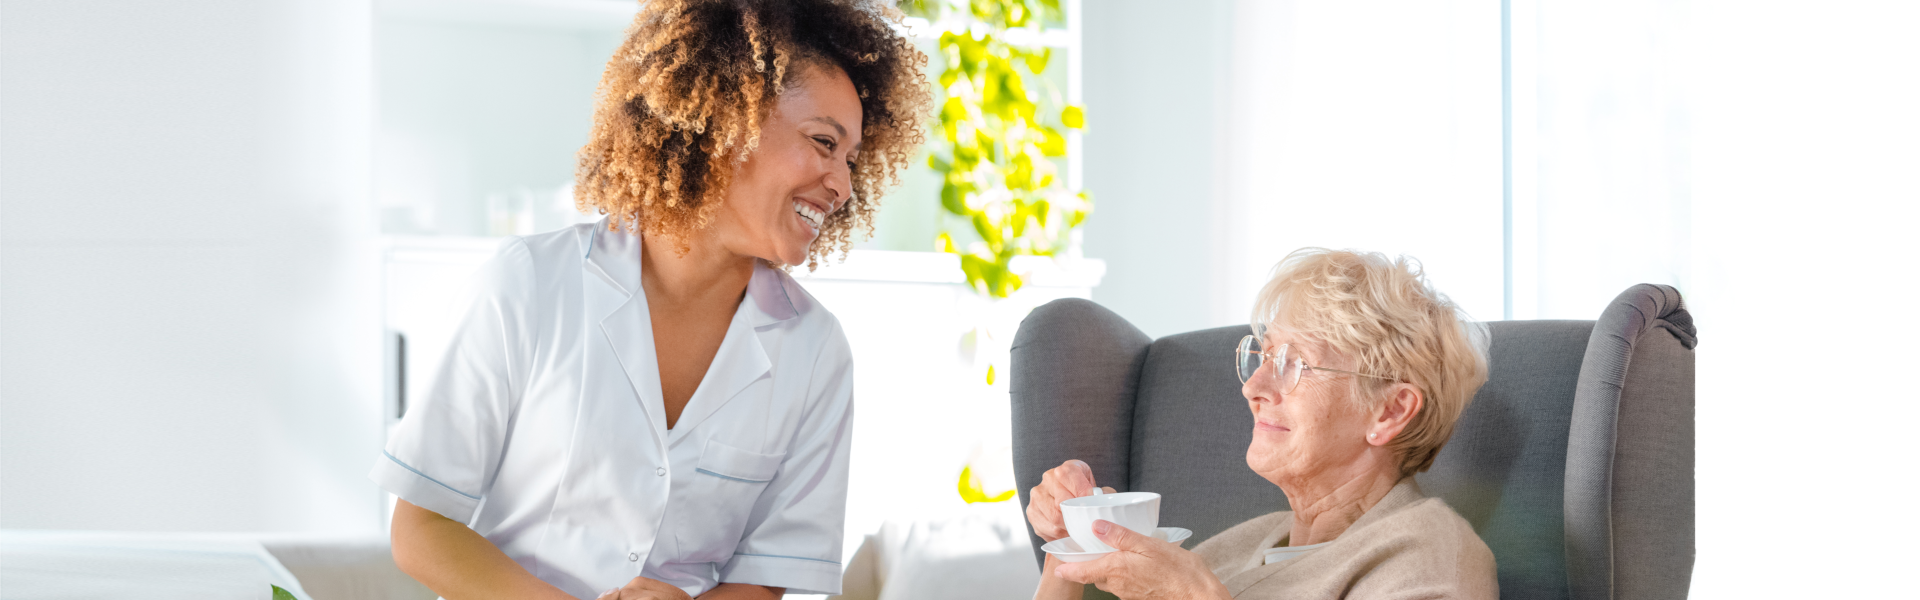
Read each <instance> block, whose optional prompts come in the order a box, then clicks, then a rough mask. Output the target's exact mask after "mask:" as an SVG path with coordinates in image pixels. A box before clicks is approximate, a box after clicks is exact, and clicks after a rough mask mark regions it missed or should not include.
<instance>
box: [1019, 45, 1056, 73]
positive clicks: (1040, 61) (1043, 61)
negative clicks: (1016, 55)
mask: <svg viewBox="0 0 1920 600" xmlns="http://www.w3.org/2000/svg"><path fill="white" fill-rule="evenodd" d="M1022 54H1024V55H1025V56H1024V57H1023V58H1025V59H1026V63H1027V70H1028V71H1032V72H1033V74H1035V75H1039V74H1040V73H1041V72H1043V71H1046V70H1047V61H1050V60H1053V48H1046V49H1043V50H1041V51H1039V52H1023V53H1022Z"/></svg>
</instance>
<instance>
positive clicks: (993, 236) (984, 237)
mask: <svg viewBox="0 0 1920 600" xmlns="http://www.w3.org/2000/svg"><path fill="white" fill-rule="evenodd" d="M994 225H995V224H994V223H993V222H991V221H988V220H987V216H986V215H984V214H980V213H974V215H973V231H974V233H978V234H980V240H981V241H984V242H986V243H987V246H988V247H991V248H998V247H1000V244H1001V242H1000V228H999V227H996V226H994Z"/></svg>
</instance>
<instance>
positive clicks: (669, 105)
mask: <svg viewBox="0 0 1920 600" xmlns="http://www.w3.org/2000/svg"><path fill="white" fill-rule="evenodd" d="M839 4H841V3H838V2H711V1H685V2H667V1H662V2H650V3H648V5H647V8H646V10H645V11H644V12H643V13H642V14H641V15H640V16H639V18H637V19H636V20H635V22H634V30H633V31H632V32H631V33H630V35H628V37H627V41H626V43H624V44H623V45H622V46H621V47H620V49H619V50H618V51H616V52H615V53H614V57H613V60H612V61H611V62H609V63H608V64H607V71H606V74H605V76H604V78H603V79H602V81H601V84H600V93H599V97H598V100H597V106H596V107H595V110H594V123H593V131H592V133H591V137H590V141H589V142H588V143H587V146H586V147H585V148H582V149H581V150H580V167H579V173H578V176H577V180H578V185H579V187H578V189H577V191H576V194H577V198H578V202H579V204H580V208H582V209H583V210H584V209H598V210H599V211H600V212H602V213H604V214H607V215H610V216H611V217H612V218H611V219H609V225H619V224H626V225H634V226H637V227H638V228H639V229H640V230H641V231H643V232H644V233H646V234H649V235H659V236H665V237H668V238H673V239H676V240H681V241H682V243H683V244H684V238H685V237H686V236H688V235H690V234H692V233H693V232H695V231H698V230H701V229H704V228H705V227H706V226H707V225H708V224H709V223H710V222H711V221H712V220H713V219H714V218H715V216H716V215H717V214H718V211H719V210H720V207H721V206H722V205H724V204H727V203H729V202H731V201H733V200H735V199H738V198H739V197H740V195H741V194H745V193H746V191H745V190H740V191H739V192H735V191H734V189H733V188H735V187H736V186H735V185H734V184H735V179H736V178H748V179H752V178H754V176H756V175H768V176H771V177H770V178H778V177H780V176H782V175H794V176H803V175H807V173H804V172H803V171H804V170H805V169H809V168H812V169H820V168H828V169H836V168H841V167H844V168H845V170H846V171H845V173H844V174H843V175H842V178H843V180H844V181H846V182H847V183H846V184H845V185H846V186H847V187H846V188H845V189H839V190H834V191H835V192H837V193H838V194H839V195H840V196H841V201H843V202H845V206H844V209H843V210H844V212H842V210H839V209H834V207H833V206H832V205H828V204H824V203H822V204H817V205H816V206H815V207H814V208H816V209H818V210H819V212H823V213H825V214H823V215H816V216H814V217H813V219H814V220H815V221H816V222H815V223H814V225H815V226H816V227H817V228H818V229H820V235H819V237H818V239H817V240H816V241H815V242H814V243H813V244H812V245H811V246H810V247H809V248H808V253H807V256H806V260H807V262H808V264H809V265H813V264H817V261H818V259H819V258H820V257H822V256H824V255H825V254H826V253H827V252H828V251H830V250H832V249H836V248H837V249H840V250H841V251H843V252H844V251H846V250H847V249H849V248H850V247H851V246H850V244H851V242H852V232H853V230H854V229H856V228H860V229H866V230H870V229H871V228H872V220H873V216H874V213H875V211H876V210H877V209H878V203H877V199H878V197H879V192H880V191H881V190H883V189H885V188H887V187H889V186H891V185H893V184H894V183H896V182H897V181H898V179H899V176H900V174H901V171H902V170H903V169H904V168H906V166H907V163H908V162H909V161H910V160H911V159H912V158H913V157H914V155H915V154H917V153H918V151H919V147H920V143H921V141H922V139H923V138H924V136H925V134H924V132H923V129H924V127H925V123H924V120H925V119H926V118H927V117H928V116H929V114H930V106H931V92H930V90H929V88H928V86H927V82H926V80H925V78H924V76H923V75H922V70H923V69H924V68H925V65H926V61H927V59H926V56H925V55H923V54H921V53H920V52H919V51H918V50H916V49H915V48H914V47H913V45H912V44H911V42H910V41H909V40H907V39H906V38H904V37H902V36H899V35H897V34H895V32H894V30H893V29H891V28H892V27H894V25H892V24H890V21H889V20H888V19H881V18H876V15H881V14H889V13H893V11H892V9H890V8H884V7H864V8H860V9H857V10H844V9H845V8H847V7H844V6H837V5H839ZM891 16H892V18H897V17H898V15H897V13H893V14H892V15H891ZM720 23H724V24H726V26H718V27H717V26H714V25H715V24H720ZM795 91H800V92H801V95H802V96H805V97H804V98H794V97H792V95H793V94H794V92H795ZM839 92H852V95H851V96H846V95H841V96H840V98H841V99H847V100H852V104H853V106H850V107H849V106H846V105H845V104H844V103H842V104H840V105H837V106H834V105H831V104H833V102H832V100H833V98H831V97H830V96H831V94H836V93H839ZM796 101H797V102H796ZM798 103H804V104H807V105H808V106H806V107H805V110H804V112H803V111H802V110H801V107H798V106H788V107H787V110H786V112H785V113H784V114H783V113H782V109H781V108H779V107H778V106H776V104H778V105H790V104H798ZM770 108H771V109H772V110H769V109H770ZM849 108H850V109H851V110H848V109H849ZM803 129H804V130H803ZM795 137H799V138H804V141H807V142H808V143H813V144H818V145H820V148H818V149H819V150H821V153H820V154H819V156H818V158H819V159H820V160H819V161H818V165H809V164H803V162H802V161H801V160H800V159H801V158H802V157H801V156H800V155H797V154H791V153H790V151H795V150H798V148H796V147H794V146H793V145H792V142H793V141H794V140H793V138H795ZM763 144H767V145H769V146H770V147H769V148H768V149H769V150H770V151H771V154H774V155H779V156H782V157H784V159H783V160H784V161H785V162H781V163H780V164H778V165H759V166H760V167H761V168H757V169H745V170H743V169H741V168H739V167H741V165H742V164H743V163H748V162H752V161H753V158H754V156H755V155H756V150H759V149H761V147H762V145H763ZM769 158H770V157H769ZM769 169H777V170H782V171H785V170H787V169H797V170H795V171H790V172H785V173H782V174H781V175H776V174H774V173H772V172H769ZM802 178H804V177H802ZM754 183H755V184H756V185H754V186H753V187H756V188H760V189H756V190H754V193H777V190H773V189H767V188H766V186H777V185H778V184H776V183H775V182H772V181H756V182H754ZM787 185H789V186H791V185H793V184H792V183H788V184H787ZM782 204H783V206H784V205H786V204H788V203H782ZM822 219H824V220H822ZM789 258H790V257H789ZM798 263H799V260H797V259H796V260H789V261H787V264H798Z"/></svg>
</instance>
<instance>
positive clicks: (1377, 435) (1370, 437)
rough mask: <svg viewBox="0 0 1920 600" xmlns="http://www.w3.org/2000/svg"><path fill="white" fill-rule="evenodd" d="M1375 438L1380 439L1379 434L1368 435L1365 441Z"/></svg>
mask: <svg viewBox="0 0 1920 600" xmlns="http://www.w3.org/2000/svg"><path fill="white" fill-rule="evenodd" d="M1376 437H1380V434H1378V433H1369V434H1367V439H1373V438H1376Z"/></svg>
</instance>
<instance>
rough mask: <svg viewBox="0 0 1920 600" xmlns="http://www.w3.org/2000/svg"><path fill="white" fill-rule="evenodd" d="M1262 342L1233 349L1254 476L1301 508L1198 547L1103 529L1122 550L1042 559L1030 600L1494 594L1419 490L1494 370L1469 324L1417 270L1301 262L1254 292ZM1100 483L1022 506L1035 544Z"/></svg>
mask: <svg viewBox="0 0 1920 600" xmlns="http://www.w3.org/2000/svg"><path fill="white" fill-rule="evenodd" d="M1253 333H1254V334H1253V335H1249V336H1247V337H1246V338H1244V339H1242V340H1241V341H1240V345H1239V348H1238V349H1237V350H1236V356H1237V360H1236V362H1237V366H1238V370H1239V375H1240V380H1241V382H1242V383H1243V386H1242V387H1241V394H1242V395H1244V396H1246V398H1247V409H1248V410H1250V411H1252V412H1253V418H1254V427H1253V443H1252V444H1251V445H1249V446H1248V447H1247V466H1249V467H1252V468H1253V470H1254V471H1255V472H1257V473H1259V474H1260V475H1261V476H1263V477H1265V478H1266V479H1267V480H1268V481H1271V482H1273V484H1274V485H1276V486H1279V487H1280V491H1281V492H1282V493H1284V494H1286V496H1287V503H1288V505H1289V506H1291V507H1292V510H1283V511H1279V512H1275V513H1271V514H1268V515H1265V516H1261V517H1257V518H1254V519H1253V520H1250V521H1247V522H1245V523H1241V524H1239V525H1236V526H1234V527H1233V528H1231V529H1228V530H1226V531H1224V532H1221V533H1220V534H1219V535H1217V536H1214V537H1213V538H1211V539H1208V540H1206V541H1205V542H1203V543H1201V544H1200V545H1199V546H1197V547H1195V548H1194V549H1193V550H1192V551H1187V550H1184V549H1182V548H1180V546H1178V545H1176V544H1170V543H1167V542H1163V541H1160V540H1158V539H1155V538H1152V537H1149V536H1144V535H1141V534H1139V533H1136V532H1133V531H1131V530H1128V529H1126V528H1124V527H1119V526H1116V525H1113V524H1111V523H1108V522H1106V521H1096V522H1095V524H1094V531H1095V533H1096V534H1097V535H1099V536H1100V539H1101V540H1102V541H1104V542H1106V544H1107V545H1110V546H1113V547H1114V548H1117V549H1118V550H1117V551H1115V552H1112V553H1110V554H1108V555H1106V556H1102V557H1100V558H1099V559H1096V560H1092V561H1088V562H1081V563H1073V564H1064V563H1061V562H1059V561H1058V559H1056V558H1053V557H1051V556H1049V557H1048V558H1047V563H1046V567H1045V573H1044V575H1043V577H1042V579H1041V583H1040V589H1039V592H1038V593H1037V594H1036V595H1035V597H1036V598H1046V599H1067V598H1074V599H1077V598H1079V597H1080V594H1081V591H1082V590H1083V589H1084V588H1083V587H1082V586H1081V585H1079V584H1082V583H1091V584H1094V585H1096V586H1098V587H1099V588H1100V589H1103V590H1106V591H1109V592H1112V593H1113V594H1115V595H1117V596H1119V597H1121V598H1125V599H1129V600H1132V599H1146V598H1240V599H1243V600H1244V599H1249V598H1282V597H1286V598H1345V597H1353V598H1411V597H1420V598H1495V597H1498V596H1499V590H1498V583H1497V582H1496V580H1495V575H1494V561H1493V553H1492V552H1491V551H1489V550H1488V549H1487V545H1486V544H1485V543H1484V542H1482V541H1481V540H1480V538H1479V537H1478V536H1476V535H1475V534H1474V532H1473V528H1472V527H1471V526H1469V525H1468V524H1467V522H1466V520H1465V519H1462V518H1461V517H1460V515H1458V514H1457V513H1455V512H1453V509H1451V508H1449V507H1447V505H1446V504H1445V503H1444V502H1442V501H1441V500H1439V499H1437V498H1428V497H1426V496H1425V495H1424V494H1422V493H1421V491H1420V486H1419V485H1418V484H1416V483H1414V479H1413V475H1414V474H1415V473H1419V472H1421V471H1425V470H1427V468H1428V467H1430V466H1432V465H1433V459H1434V456H1435V455H1436V454H1438V453H1439V452H1440V447H1441V446H1442V445H1444V444H1446V442H1447V437H1448V436H1449V435H1451V434H1452V433H1453V425H1454V421H1455V419H1457V418H1459V416H1460V413H1461V412H1462V411H1463V410H1464V409H1465V408H1466V405H1467V402H1468V401H1469V400H1470V399H1471V398H1472V397H1473V393H1474V391H1475V390H1477V389H1479V387H1480V384H1481V383H1483V382H1485V381H1486V373H1487V366H1486V358H1485V355H1484V354H1483V352H1482V350H1480V349H1479V346H1478V345H1477V344H1476V343H1475V342H1474V341H1473V340H1472V339H1471V338H1473V337H1474V336H1472V335H1470V330H1469V325H1468V323H1466V322H1465V320H1464V319H1462V318H1461V315H1460V312H1459V310H1458V309H1457V307H1455V306H1454V304H1453V303H1452V302H1451V301H1449V300H1448V299H1447V298H1446V296H1443V295H1441V294H1440V293H1439V292H1437V291H1435V290H1434V289H1433V288H1432V286H1431V285H1429V284H1428V283H1427V282H1426V281H1425V278H1424V276H1423V275H1422V273H1421V271H1420V268H1419V266H1418V264H1417V263H1414V262H1413V261H1411V260H1409V259H1407V258H1404V257H1403V258H1401V259H1399V260H1389V259H1388V258H1387V257H1385V256H1383V255H1381V254H1378V253H1358V252H1346V251H1330V250H1323V249H1317V248H1309V249H1303V250H1300V251H1297V252H1294V253H1293V254H1291V255H1289V256H1288V257H1287V258H1286V259H1285V260H1283V261H1281V263H1280V264H1279V265H1278V266H1277V267H1275V269H1274V273H1273V276H1272V278H1271V279H1270V280H1269V281H1268V282H1267V284H1266V286H1265V287H1264V288H1263V289H1262V290H1261V291H1260V296H1259V298H1258V299H1257V301H1256V303H1255V308H1254V313H1253ZM1095 485H1096V483H1095V482H1094V481H1093V475H1092V471H1091V469H1089V467H1088V465H1086V464H1085V463H1083V462H1080V461H1067V462H1066V463H1065V464H1062V465H1060V466H1059V467H1057V468H1054V469H1052V470H1050V471H1047V473H1046V474H1045V476H1044V477H1043V478H1042V481H1041V483H1040V485H1039V486H1037V487H1035V488H1034V489H1033V491H1032V495H1031V502H1030V503H1029V504H1028V506H1027V518H1028V520H1029V521H1030V522H1031V523H1032V524H1033V528H1034V531H1035V532H1037V533H1039V535H1040V537H1042V538H1045V539H1047V540H1049V541H1051V540H1055V539H1059V538H1062V537H1066V535H1067V531H1066V528H1065V526H1064V523H1063V522H1062V519H1061V514H1060V502H1061V501H1062V500H1066V499H1069V498H1073V497H1076V496H1084V495H1086V494H1088V493H1090V491H1091V488H1093V487H1094V486H1095Z"/></svg>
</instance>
